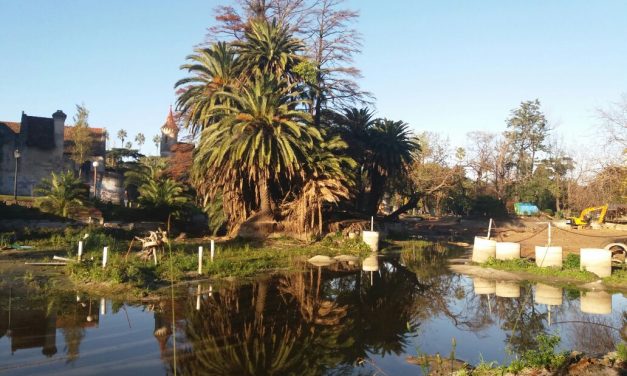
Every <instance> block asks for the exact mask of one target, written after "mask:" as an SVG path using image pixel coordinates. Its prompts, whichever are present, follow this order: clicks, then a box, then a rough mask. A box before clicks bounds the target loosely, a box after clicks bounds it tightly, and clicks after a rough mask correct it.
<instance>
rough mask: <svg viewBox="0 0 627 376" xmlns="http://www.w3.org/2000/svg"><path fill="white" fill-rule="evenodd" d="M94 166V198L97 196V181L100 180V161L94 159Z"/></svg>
mask: <svg viewBox="0 0 627 376" xmlns="http://www.w3.org/2000/svg"><path fill="white" fill-rule="evenodd" d="M91 165H92V166H94V198H97V196H96V182H97V181H98V180H97V178H98V165H99V163H98V161H94V163H92V164H91Z"/></svg>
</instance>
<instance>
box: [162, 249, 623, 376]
mask: <svg viewBox="0 0 627 376" xmlns="http://www.w3.org/2000/svg"><path fill="white" fill-rule="evenodd" d="M416 245H417V246H415V247H411V246H410V247H407V249H402V250H400V251H399V252H397V253H394V254H392V255H388V256H386V257H385V258H384V259H380V260H379V267H380V268H379V271H378V272H374V274H373V276H374V281H373V284H372V285H371V283H370V274H369V273H364V272H362V271H361V270H360V269H359V268H358V267H348V266H347V265H345V264H340V265H336V266H334V267H330V268H307V267H305V266H303V269H305V270H304V271H303V272H300V273H293V274H286V275H275V276H272V277H267V278H265V279H259V280H256V281H255V282H253V283H252V284H236V283H230V284H226V285H224V286H222V287H219V288H217V289H216V290H215V291H214V293H213V294H211V295H209V294H207V293H206V292H205V293H204V294H203V297H202V299H201V300H200V307H199V308H200V309H199V310H197V309H196V298H195V297H192V298H190V299H188V300H186V301H185V303H180V307H179V308H178V309H177V310H181V311H183V312H180V313H177V314H176V315H177V317H179V318H184V319H180V320H179V321H177V328H178V329H177V332H179V333H177V346H178V347H177V371H179V372H180V373H181V374H202V373H206V374H216V375H232V374H238V375H262V374H299V375H318V374H329V373H330V374H336V373H337V374H342V373H350V372H359V371H360V369H359V368H358V369H355V367H358V364H359V363H358V360H359V359H362V358H372V357H373V356H379V357H385V356H390V355H395V356H399V355H403V354H406V353H413V352H414V351H415V349H414V347H413V346H414V345H413V343H414V342H415V340H413V339H412V337H414V336H417V335H419V334H418V333H419V331H418V329H419V327H420V326H421V325H423V323H425V322H427V321H429V320H432V319H434V318H446V319H448V320H447V321H445V322H446V323H445V325H453V326H454V327H455V328H456V330H461V331H470V332H473V333H476V334H477V335H478V336H479V337H481V336H482V332H483V333H485V334H483V335H484V336H485V335H488V333H490V330H488V329H490V328H492V327H494V326H498V327H499V328H500V329H501V330H503V331H504V332H505V337H506V339H505V343H503V344H502V345H503V346H507V347H508V348H509V349H510V350H511V352H512V353H513V354H520V353H522V352H524V351H526V350H528V349H533V348H536V347H537V341H536V337H537V336H538V335H539V334H542V333H546V332H547V331H549V326H548V317H547V308H546V306H545V305H543V304H539V303H538V302H536V301H535V299H534V292H533V287H532V286H531V285H530V284H528V283H523V284H522V285H521V286H520V287H518V286H517V285H515V284H502V285H501V287H500V288H501V292H503V291H506V296H513V297H511V298H505V297H500V296H499V297H495V296H494V292H493V293H491V294H492V295H491V296H489V295H481V294H475V293H474V292H472V291H469V290H468V285H467V283H466V280H465V278H466V277H463V276H460V275H458V274H454V273H452V272H450V271H449V270H448V268H447V265H448V258H449V257H451V256H454V254H451V250H450V248H448V247H445V246H441V245H437V244H435V245H433V244H426V243H418V244H416ZM507 289H509V290H507ZM190 290H193V291H194V292H195V291H196V289H195V288H193V289H190ZM507 291H509V293H507ZM507 294H510V295H507ZM562 294H563V293H562ZM565 298H566V299H565V303H564V304H563V305H562V306H554V307H552V308H551V312H552V314H553V315H554V320H556V318H563V317H565V316H566V314H567V313H568V312H569V311H571V310H572V309H573V306H572V304H573V303H572V301H571V300H570V297H569V295H568V294H566V296H565ZM567 311H568V312H567ZM165 312H168V310H167V309H164V317H165V320H166V321H167V317H168V314H167V313H165ZM160 326H161V327H168V326H167V325H166V324H163V325H161V324H160ZM593 332H594V333H597V335H598V333H599V332H598V331H595V330H593V331H591V332H590V333H588V332H581V333H577V334H575V335H576V336H577V337H578V338H583V337H586V338H592V337H593V336H592V333H593ZM573 333H574V332H573ZM613 336H614V337H616V333H614V334H613ZM179 337H181V338H180V339H181V340H180V342H179ZM614 337H612V336H608V340H607V344H608V346H609V344H610V343H611V341H613V340H612V339H610V338H614ZM181 343H183V345H181ZM571 343H574V344H576V343H577V342H576V341H571ZM590 344H592V343H590ZM171 345H172V343H171V341H168V342H167V346H168V348H167V350H166V351H165V356H163V357H162V358H163V360H164V362H166V364H167V365H168V367H170V370H173V366H174V365H173V357H172V348H171ZM496 346H499V345H496ZM577 346H579V347H580V348H582V349H585V348H586V346H587V344H585V343H580V344H578V345H577ZM479 351H480V349H477V352H479ZM361 371H364V372H369V371H372V370H369V369H366V368H364V369H361Z"/></svg>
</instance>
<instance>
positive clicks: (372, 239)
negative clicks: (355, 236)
mask: <svg viewBox="0 0 627 376" xmlns="http://www.w3.org/2000/svg"><path fill="white" fill-rule="evenodd" d="M361 238H362V240H363V241H364V243H366V244H368V246H369V247H370V249H371V250H372V252H376V251H378V250H379V232H378V231H362V232H361Z"/></svg>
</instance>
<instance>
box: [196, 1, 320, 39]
mask: <svg viewBox="0 0 627 376" xmlns="http://www.w3.org/2000/svg"><path fill="white" fill-rule="evenodd" d="M317 3H318V1H317V0H314V1H311V0H237V1H236V3H235V5H234V6H219V7H217V8H216V9H215V10H214V13H215V20H216V25H214V26H212V27H210V28H209V29H207V38H206V42H208V43H214V42H217V41H220V40H226V41H232V40H240V39H242V37H243V35H244V32H245V31H246V27H247V26H246V25H247V24H248V22H249V21H250V20H252V19H265V20H268V21H273V20H276V22H277V23H281V24H283V25H285V26H288V27H289V29H290V31H291V32H292V33H295V34H300V33H301V31H302V30H303V29H305V28H306V27H307V26H308V25H309V22H310V18H309V16H310V12H311V9H312V8H313V7H314V6H315V5H316V4H317Z"/></svg>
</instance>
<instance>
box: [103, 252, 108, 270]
mask: <svg viewBox="0 0 627 376" xmlns="http://www.w3.org/2000/svg"><path fill="white" fill-rule="evenodd" d="M108 253H109V247H104V248H103V249H102V268H103V269H104V268H105V267H106V266H107V256H108Z"/></svg>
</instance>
